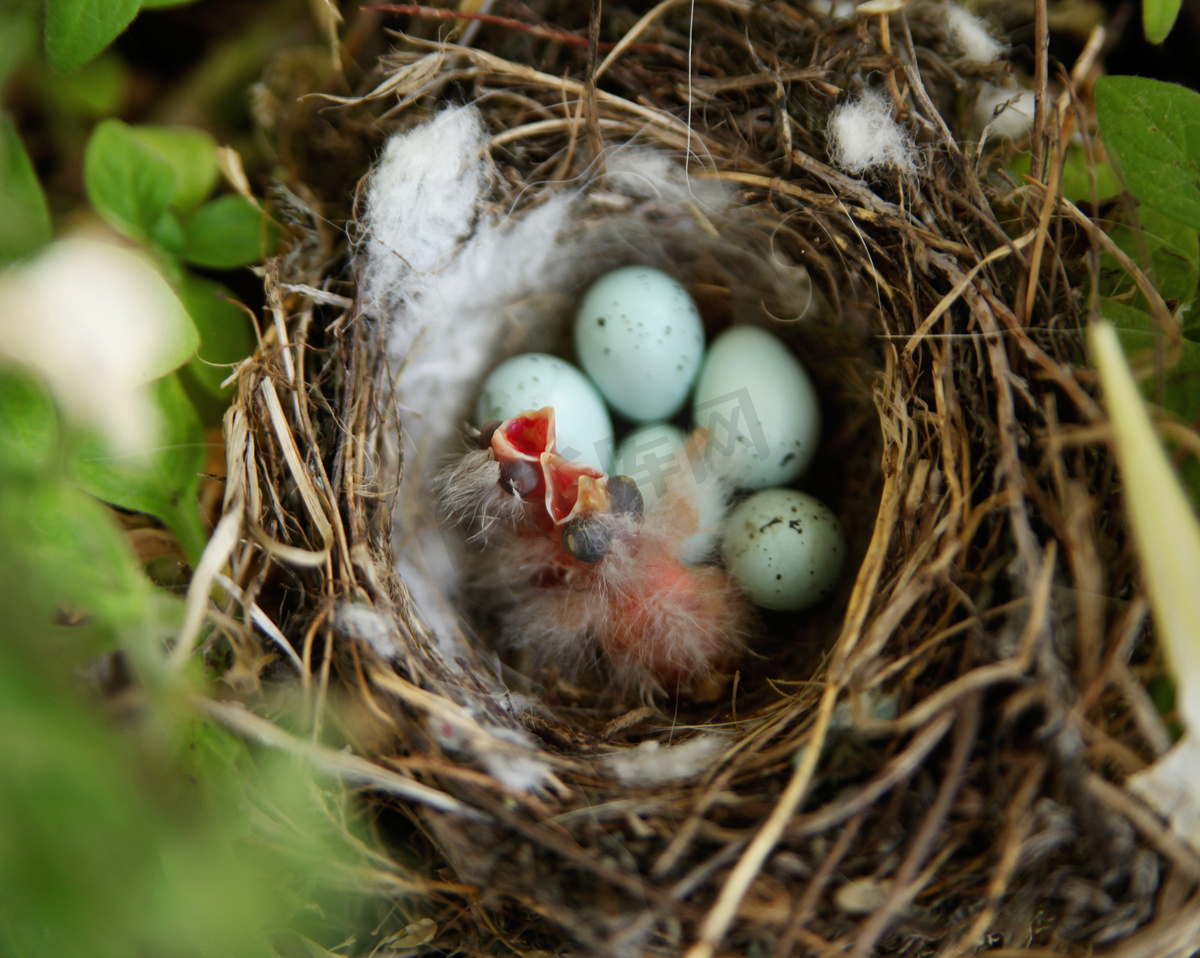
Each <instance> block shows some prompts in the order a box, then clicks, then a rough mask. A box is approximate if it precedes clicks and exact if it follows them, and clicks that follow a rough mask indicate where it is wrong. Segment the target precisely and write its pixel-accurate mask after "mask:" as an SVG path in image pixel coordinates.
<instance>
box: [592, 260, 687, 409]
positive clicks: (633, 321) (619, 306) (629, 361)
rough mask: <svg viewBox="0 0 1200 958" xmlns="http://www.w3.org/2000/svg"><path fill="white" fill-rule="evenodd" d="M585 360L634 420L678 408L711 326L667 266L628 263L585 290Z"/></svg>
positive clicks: (598, 381)
mask: <svg viewBox="0 0 1200 958" xmlns="http://www.w3.org/2000/svg"><path fill="white" fill-rule="evenodd" d="M575 351H576V353H577V354H578V356H579V364H580V365H581V366H582V367H583V369H584V371H585V372H586V373H587V374H588V375H589V376H590V377H591V378H592V381H593V382H594V383H595V384H596V386H597V388H599V390H600V392H601V393H603V394H604V398H605V399H607V400H608V401H609V403H610V404H611V405H612V407H613V408H614V409H615V410H617V412H619V413H621V414H622V415H623V416H626V417H628V418H629V419H632V420H634V421H635V422H650V421H652V420H655V419H666V418H669V417H670V416H673V415H674V414H675V413H676V412H678V411H679V409H680V408H681V407H682V406H683V404H684V402H685V401H686V400H687V396H688V393H689V392H690V391H691V388H692V383H693V382H695V380H696V374H697V372H698V371H699V369H700V363H701V360H702V359H703V358H704V326H703V324H702V323H701V322H700V313H699V312H698V311H697V309H696V304H695V303H694V302H693V301H692V297H691V296H689V295H688V291H687V290H686V289H684V288H683V286H682V285H681V284H680V283H679V282H678V281H676V280H675V279H673V278H672V277H670V276H668V275H667V274H666V273H664V272H663V271H662V270H658V269H653V268H651V267H649V266H624V267H622V268H621V269H617V270H613V272H611V273H608V274H606V275H605V276H602V277H601V278H600V279H598V280H597V281H596V282H595V283H593V284H592V286H591V287H590V288H589V289H588V291H587V292H586V293H585V294H584V296H583V299H582V301H581V302H580V304H579V312H578V313H577V314H576V316H575Z"/></svg>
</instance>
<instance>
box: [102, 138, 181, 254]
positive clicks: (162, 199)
mask: <svg viewBox="0 0 1200 958" xmlns="http://www.w3.org/2000/svg"><path fill="white" fill-rule="evenodd" d="M83 178H84V183H85V184H86V186H87V193H88V199H90V200H91V201H92V205H93V206H94V207H96V212H98V213H99V214H100V216H101V217H102V218H103V219H104V221H105V222H106V223H108V225H109V226H111V227H112V228H113V229H115V230H117V231H118V232H120V233H124V234H125V235H126V236H129V237H131V238H133V239H136V240H140V241H143V242H144V241H145V240H147V239H148V238H149V237H150V235H151V233H152V231H153V230H154V228H155V226H156V225H157V224H158V222H159V220H160V219H161V218H162V215H163V213H165V212H166V210H167V206H168V204H169V203H170V202H171V198H172V196H174V194H175V172H174V171H173V170H172V169H171V164H170V163H168V162H167V160H166V158H164V157H163V155H162V154H161V153H159V152H158V150H156V149H154V148H153V147H152V146H150V145H149V144H148V143H146V142H145V141H144V140H143V139H142V138H141V137H140V136H138V135H137V133H136V132H135V131H134V129H133V128H132V127H130V126H127V125H126V124H124V123H122V122H121V121H120V120H105V121H104V122H103V123H101V124H99V125H98V126H97V127H96V130H95V132H94V133H93V134H92V138H91V139H90V140H89V141H88V145H87V152H86V153H85V155H84V158H83Z"/></svg>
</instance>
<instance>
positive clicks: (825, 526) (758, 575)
mask: <svg viewBox="0 0 1200 958" xmlns="http://www.w3.org/2000/svg"><path fill="white" fill-rule="evenodd" d="M845 552H846V540H845V537H844V536H843V535H842V528H841V526H840V525H839V524H838V521H837V516H835V515H834V514H833V511H832V510H831V509H830V508H829V507H828V506H827V505H825V504H824V503H822V502H821V501H819V500H817V499H814V498H813V497H812V496H810V495H808V494H807V493H803V492H797V491H796V490H795V489H763V490H762V491H761V492H756V493H755V494H754V495H752V496H751V497H750V498H749V499H746V500H745V501H744V502H741V503H739V504H738V505H737V506H735V507H734V509H733V511H732V512H730V513H729V516H728V517H727V518H726V519H725V527H724V531H723V535H722V540H721V554H722V556H723V558H724V560H725V568H726V569H728V570H729V574H730V575H732V576H733V578H734V580H735V581H736V582H737V584H738V585H739V586H741V588H742V591H743V592H745V593H746V595H747V596H748V597H749V598H750V600H751V601H752V602H754V603H755V604H757V605H761V606H762V607H763V608H766V609H775V610H776V611H793V610H796V609H803V608H807V607H808V606H810V605H812V604H813V603H815V602H818V601H820V600H821V599H823V598H825V596H827V595H829V593H830V592H832V591H833V587H834V586H835V585H836V584H837V580H838V577H839V576H840V575H841V572H842V561H843V559H844V558H845Z"/></svg>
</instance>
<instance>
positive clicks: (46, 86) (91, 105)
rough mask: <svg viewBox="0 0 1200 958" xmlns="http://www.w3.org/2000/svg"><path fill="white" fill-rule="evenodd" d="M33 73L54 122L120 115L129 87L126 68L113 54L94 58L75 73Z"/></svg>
mask: <svg viewBox="0 0 1200 958" xmlns="http://www.w3.org/2000/svg"><path fill="white" fill-rule="evenodd" d="M40 66H41V65H40V64H39V65H38V67H39V68H38V69H35V70H34V71H33V73H32V78H33V83H34V85H35V87H36V89H37V92H38V93H39V94H40V95H41V98H42V99H43V100H44V103H45V109H46V110H48V111H50V112H52V114H53V115H54V117H55V118H56V119H59V118H64V117H66V118H76V117H77V118H81V119H88V120H91V119H100V118H102V117H106V116H112V115H113V114H115V113H119V112H120V111H121V106H122V104H123V103H124V102H125V96H126V94H127V92H128V90H129V87H130V86H131V79H130V73H129V67H128V66H127V65H126V64H125V61H124V60H123V59H121V57H120V56H119V55H118V54H117V53H116V51H114V50H109V51H107V52H106V53H103V54H101V55H100V56H98V57H96V59H95V60H93V61H92V62H91V63H89V64H88V65H87V66H85V67H82V68H81V69H79V70H76V71H75V72H74V73H65V74H64V73H54V72H52V71H50V70H48V69H44V68H40Z"/></svg>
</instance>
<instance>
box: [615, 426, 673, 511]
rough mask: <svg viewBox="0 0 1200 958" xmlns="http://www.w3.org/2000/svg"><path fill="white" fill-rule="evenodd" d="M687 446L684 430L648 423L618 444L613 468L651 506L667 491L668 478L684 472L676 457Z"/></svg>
mask: <svg viewBox="0 0 1200 958" xmlns="http://www.w3.org/2000/svg"><path fill="white" fill-rule="evenodd" d="M686 442H687V437H686V436H685V435H684V434H683V430H682V429H680V428H679V427H677V426H673V425H671V423H669V422H651V423H647V424H646V425H644V426H639V427H638V428H637V429H635V430H633V432H631V433H630V434H629V435H628V436H626V437H625V438H624V439H622V440H621V444H620V445H619V446H617V455H616V457H615V461H614V464H613V468H614V469H615V470H616V472H618V473H620V474H621V475H623V476H629V478H630V479H632V480H633V481H634V482H636V483H637V485H638V490H639V491H640V492H641V494H642V499H643V500H644V501H645V503H646V505H647V506H651V505H653V504H654V503H655V502H657V501H658V500H659V498H660V497H661V496H662V495H663V493H665V492H666V491H667V477H668V476H671V475H674V474H675V473H676V472H678V471H679V470H680V469H681V468H683V463H682V462H681V460H680V458H679V455H680V453H682V452H683V449H684V445H685V444H686Z"/></svg>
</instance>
